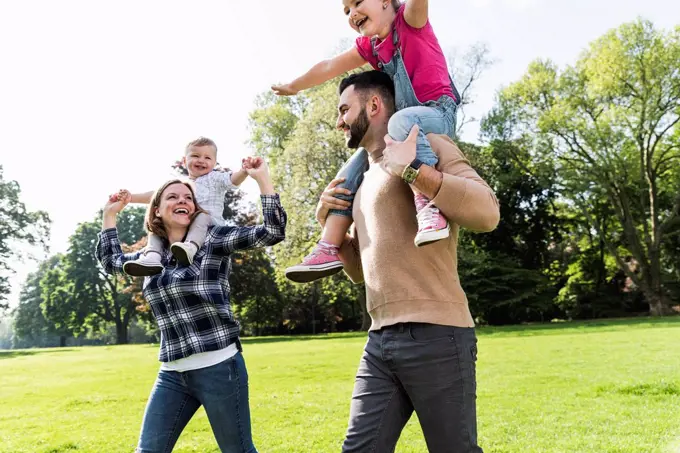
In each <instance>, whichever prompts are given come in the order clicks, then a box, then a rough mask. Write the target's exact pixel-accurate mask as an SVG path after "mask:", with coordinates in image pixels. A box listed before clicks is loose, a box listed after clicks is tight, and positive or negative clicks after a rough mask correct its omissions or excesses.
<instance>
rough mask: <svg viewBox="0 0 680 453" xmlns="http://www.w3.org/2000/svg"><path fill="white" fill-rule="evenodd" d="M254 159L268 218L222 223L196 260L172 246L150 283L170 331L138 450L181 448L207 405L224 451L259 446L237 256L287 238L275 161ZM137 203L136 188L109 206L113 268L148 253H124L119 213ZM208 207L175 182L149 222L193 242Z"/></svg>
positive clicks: (105, 232)
mask: <svg viewBox="0 0 680 453" xmlns="http://www.w3.org/2000/svg"><path fill="white" fill-rule="evenodd" d="M250 162H251V163H252V165H248V166H247V167H250V168H247V172H248V174H249V175H250V176H251V177H253V179H255V181H257V183H258V185H259V186H260V192H261V200H262V212H263V214H264V224H262V225H258V226H254V227H232V226H225V227H212V229H211V230H210V231H209V233H208V237H207V239H206V241H205V243H204V245H203V247H201V249H200V250H199V251H198V252H197V253H196V256H195V258H194V261H193V263H192V264H191V265H190V266H183V265H181V264H178V263H177V262H176V261H175V260H174V258H173V257H172V254H171V253H170V252H167V247H166V253H165V256H164V257H163V260H162V263H163V266H164V270H163V271H162V272H161V273H160V274H157V275H154V276H152V277H147V278H146V280H145V281H144V290H143V294H144V297H145V298H146V300H147V301H148V302H149V304H150V305H151V309H152V311H153V314H154V316H155V318H156V321H157V323H158V328H159V329H160V331H161V345H160V353H159V359H160V361H161V362H162V365H161V369H160V371H159V372H158V377H157V379H156V382H155V384H154V386H153V389H152V391H151V396H150V397H149V401H148V403H147V406H146V411H145V413H144V420H143V422H142V430H141V434H140V438H139V445H138V447H137V452H140V453H163V452H170V451H172V448H173V446H174V445H175V442H176V441H177V438H178V437H179V435H180V433H181V432H182V430H183V429H184V427H185V426H186V424H187V423H188V422H189V420H190V419H191V417H192V416H193V414H194V413H195V412H196V410H197V409H198V408H199V407H200V406H201V405H203V407H204V408H205V412H206V414H207V416H208V420H209V421H210V426H211V427H212V430H213V434H214V435H215V439H216V440H217V444H218V445H219V447H220V449H221V451H222V452H229V453H237V452H238V453H256V450H255V446H254V445H253V440H252V437H251V429H250V409H249V405H248V374H247V371H246V366H245V362H244V360H243V356H242V355H241V344H240V341H239V337H238V334H239V324H238V322H236V321H235V320H234V316H233V314H232V310H231V305H230V302H229V283H228V278H229V274H230V272H231V261H230V254H231V253H232V252H234V251H236V250H244V249H248V248H252V247H263V246H268V245H274V244H277V243H279V242H281V241H282V240H283V239H284V235H285V228H286V213H285V211H284V210H283V208H282V207H281V203H280V201H279V197H278V195H277V194H276V193H275V192H274V188H273V185H272V182H271V178H270V176H269V170H268V168H267V164H266V163H264V162H261V160H260V159H252V160H251V161H250ZM255 166H257V168H253V167H255ZM119 198H121V199H119ZM129 202H130V196H129V194H128V195H121V196H119V195H113V196H111V197H110V199H109V201H108V203H107V204H106V206H105V207H104V216H103V225H102V232H101V233H100V235H99V243H98V244H97V259H98V260H99V262H100V263H101V265H102V266H103V267H104V269H105V270H106V272H108V273H114V272H115V273H118V274H122V273H123V263H125V262H126V261H129V260H134V259H137V258H138V257H139V255H140V253H141V252H137V253H131V254H123V253H122V250H121V247H120V243H119V240H118V234H117V232H116V216H117V214H118V213H119V212H120V211H121V210H122V209H123V208H124V207H125V205H126V204H127V203H129ZM198 212H200V207H199V206H198V205H197V204H196V202H195V201H194V192H193V189H192V187H191V185H190V184H189V183H186V182H183V181H180V180H172V181H168V182H166V183H165V184H163V186H161V187H160V188H159V189H158V190H157V191H156V193H155V194H154V196H153V198H152V200H151V203H150V204H149V208H148V211H147V214H146V226H147V229H149V230H152V231H153V232H154V233H156V234H159V235H160V236H161V237H162V238H163V239H164V240H165V241H167V243H168V244H171V243H174V242H177V241H182V240H183V238H184V236H185V235H186V233H187V231H188V228H189V225H190V224H191V221H192V219H193V217H194V216H195V215H196V214H197V213H198ZM166 245H167V244H166Z"/></svg>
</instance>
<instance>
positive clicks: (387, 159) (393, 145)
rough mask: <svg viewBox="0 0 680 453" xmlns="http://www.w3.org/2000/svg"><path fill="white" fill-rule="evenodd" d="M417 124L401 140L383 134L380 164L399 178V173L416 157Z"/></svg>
mask: <svg viewBox="0 0 680 453" xmlns="http://www.w3.org/2000/svg"><path fill="white" fill-rule="evenodd" d="M419 130H420V129H419V128H418V126H417V125H415V126H413V127H412V128H411V132H410V133H409V134H408V137H406V140H404V141H403V142H398V141H396V140H393V139H392V137H390V136H389V135H385V144H386V145H387V146H386V147H385V150H384V151H383V159H382V162H380V166H381V167H382V168H384V169H385V171H386V172H387V173H389V174H391V175H394V176H398V177H399V178H401V174H402V173H403V172H404V168H406V167H407V166H408V165H409V164H410V163H411V162H413V159H415V158H416V140H417V139H418V131H419Z"/></svg>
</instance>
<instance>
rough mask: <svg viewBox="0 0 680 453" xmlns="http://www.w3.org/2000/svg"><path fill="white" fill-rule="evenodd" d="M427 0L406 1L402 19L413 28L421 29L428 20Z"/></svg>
mask: <svg viewBox="0 0 680 453" xmlns="http://www.w3.org/2000/svg"><path fill="white" fill-rule="evenodd" d="M427 10H428V5H427V0H407V1H406V8H405V9H404V19H405V20H406V23H407V24H409V25H410V26H411V27H413V28H423V27H424V26H425V24H427V19H428V11H427Z"/></svg>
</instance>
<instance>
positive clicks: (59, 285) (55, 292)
mask: <svg viewBox="0 0 680 453" xmlns="http://www.w3.org/2000/svg"><path fill="white" fill-rule="evenodd" d="M98 218H100V216H98ZM143 219H144V209H143V208H139V207H133V208H127V209H125V210H123V211H122V212H121V213H120V214H119V215H118V220H117V229H118V237H119V238H120V241H121V244H122V245H123V247H124V249H126V250H127V251H131V248H128V247H127V245H132V244H136V245H137V247H141V246H142V245H143V243H140V242H139V240H140V239H141V238H142V237H143V236H145V232H144V230H143V228H142V226H143ZM100 230H101V221H100V220H98V219H96V220H93V221H92V222H83V223H81V224H79V225H78V227H77V229H76V231H75V233H74V234H73V235H71V237H70V238H69V250H68V252H67V253H66V254H65V255H64V256H63V259H62V262H61V265H60V266H58V267H56V268H54V269H51V270H50V271H49V272H47V273H46V275H45V276H44V278H43V279H42V281H41V288H42V291H43V298H44V303H43V312H44V314H45V318H46V319H48V320H49V321H51V322H53V323H54V324H55V325H56V326H57V327H58V328H60V329H65V328H68V329H71V330H73V332H74V333H75V334H76V335H77V334H80V333H82V332H84V331H85V329H86V328H92V329H93V330H95V331H96V330H99V329H101V328H102V327H104V326H105V324H106V323H113V324H115V326H116V342H117V344H126V343H127V342H128V328H129V326H130V322H131V321H132V320H133V319H134V318H135V317H136V316H137V313H138V308H139V307H141V306H143V304H145V302H144V301H143V299H142V297H141V296H140V290H141V287H140V285H141V279H140V278H137V279H134V278H131V277H127V276H119V275H107V274H106V273H105V272H104V271H103V269H102V268H101V266H100V265H99V263H98V262H97V260H96V259H95V256H94V250H95V247H96V244H97V234H98V233H99V231H100Z"/></svg>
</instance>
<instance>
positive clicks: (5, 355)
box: [0, 347, 77, 360]
mask: <svg viewBox="0 0 680 453" xmlns="http://www.w3.org/2000/svg"><path fill="white" fill-rule="evenodd" d="M76 349H77V348H72V347H68V348H43V349H17V350H9V351H0V360H2V359H15V358H17V357H23V356H31V355H36V354H61V353H65V352H73V351H75V350H76Z"/></svg>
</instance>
